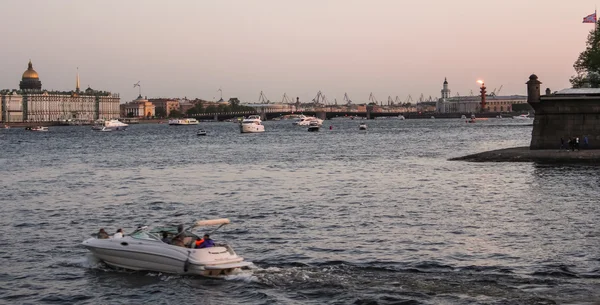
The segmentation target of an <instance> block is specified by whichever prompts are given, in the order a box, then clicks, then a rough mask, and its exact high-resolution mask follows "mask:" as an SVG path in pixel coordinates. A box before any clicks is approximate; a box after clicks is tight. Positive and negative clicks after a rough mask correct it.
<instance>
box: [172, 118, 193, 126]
mask: <svg viewBox="0 0 600 305" xmlns="http://www.w3.org/2000/svg"><path fill="white" fill-rule="evenodd" d="M198 124H199V122H198V120H196V119H193V118H192V119H173V120H169V125H198Z"/></svg>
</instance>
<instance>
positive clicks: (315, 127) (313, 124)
mask: <svg viewBox="0 0 600 305" xmlns="http://www.w3.org/2000/svg"><path fill="white" fill-rule="evenodd" d="M320 128H321V125H320V124H319V122H318V121H312V122H310V123H309V124H308V131H319V129H320Z"/></svg>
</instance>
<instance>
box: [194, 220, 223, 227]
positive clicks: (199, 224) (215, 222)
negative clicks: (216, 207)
mask: <svg viewBox="0 0 600 305" xmlns="http://www.w3.org/2000/svg"><path fill="white" fill-rule="evenodd" d="M229 223H231V221H229V219H227V218H220V219H208V220H198V221H196V223H195V224H194V228H195V227H203V226H216V225H226V224H229Z"/></svg>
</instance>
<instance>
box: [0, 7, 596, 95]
mask: <svg viewBox="0 0 600 305" xmlns="http://www.w3.org/2000/svg"><path fill="white" fill-rule="evenodd" d="M594 9H595V2H594V1H591V0H576V1H564V0H503V1H498V0H493V1H492V0H479V1H474V0H456V1H448V0H420V1H416V0H414V1H407V0H302V1H292V0H218V1H214V0H213V1H204V0H189V1H188V0H174V1H155V0H126V1H122V0H86V1H81V0H52V1H48V0H30V1H20V0H2V2H1V3H0V11H2V12H3V14H2V17H1V18H0V37H2V41H1V42H0V88H7V89H12V88H18V86H19V81H20V79H21V74H22V73H23V72H24V71H25V70H26V69H27V63H28V61H29V59H31V60H32V62H33V66H34V69H35V70H36V71H37V72H38V73H39V75H40V80H41V81H42V86H43V88H44V89H50V90H72V89H74V87H75V79H76V73H77V68H79V74H80V79H81V86H82V87H83V88H87V87H88V86H91V87H92V88H93V89H99V90H107V91H111V92H117V93H119V94H120V96H121V102H127V101H130V100H132V99H135V98H136V97H137V95H138V88H134V87H133V84H135V83H137V82H138V81H139V82H140V85H141V92H142V95H144V96H147V97H148V98H157V97H187V98H201V99H205V100H213V99H217V100H218V99H219V98H220V94H221V92H219V89H221V90H222V94H223V98H224V99H225V100H227V99H228V98H230V97H238V98H239V99H240V100H242V101H243V102H258V98H259V95H260V92H261V91H262V92H264V94H265V95H266V96H267V97H268V98H269V99H270V100H271V102H280V101H281V99H282V96H283V94H284V93H286V94H287V95H288V96H289V97H294V98H295V97H299V98H300V101H301V102H308V101H310V100H311V99H313V98H314V97H315V96H316V95H317V92H318V91H321V92H322V93H323V94H325V96H327V98H328V100H329V101H330V102H333V101H334V100H335V99H337V101H338V103H343V102H342V100H343V97H344V93H347V94H348V96H349V97H350V99H351V100H352V101H353V102H354V103H364V102H368V98H369V95H370V93H373V95H374V96H375V97H376V99H377V100H378V101H383V102H384V103H385V102H386V101H387V98H388V96H391V97H392V98H395V97H396V96H399V98H400V100H402V101H405V100H407V98H408V96H409V95H411V96H412V97H413V99H418V97H419V96H420V95H421V94H423V96H424V97H425V98H428V97H429V96H432V97H434V98H438V97H439V96H440V90H441V89H442V83H443V81H444V78H445V77H447V78H448V82H449V87H450V89H451V90H452V95H456V94H457V93H459V94H461V95H469V94H470V92H471V90H472V91H473V93H474V94H478V87H479V85H478V84H477V83H476V81H477V80H478V79H482V80H484V81H485V84H486V86H487V87H488V92H491V91H493V90H494V88H500V86H502V91H501V92H500V94H501V95H509V94H525V93H526V86H525V82H526V81H527V80H528V77H529V75H530V74H532V73H535V74H536V75H538V77H539V80H540V81H541V82H542V83H543V85H542V88H543V89H545V88H547V87H548V88H550V89H551V90H552V91H556V90H560V89H563V88H567V87H569V81H568V80H569V77H571V76H572V75H574V74H575V71H574V70H573V63H574V61H575V60H576V59H577V56H578V55H579V53H580V52H581V51H582V50H584V48H585V42H586V38H587V35H588V34H589V31H590V30H592V28H593V24H583V23H582V19H583V17H584V16H586V15H588V14H591V13H593V12H594Z"/></svg>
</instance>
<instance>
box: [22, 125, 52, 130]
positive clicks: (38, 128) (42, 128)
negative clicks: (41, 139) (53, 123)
mask: <svg viewBox="0 0 600 305" xmlns="http://www.w3.org/2000/svg"><path fill="white" fill-rule="evenodd" d="M28 128H29V130H31V131H48V127H46V126H36V127H28ZM26 129H27V128H26Z"/></svg>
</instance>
